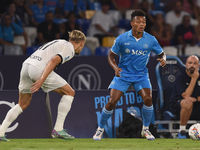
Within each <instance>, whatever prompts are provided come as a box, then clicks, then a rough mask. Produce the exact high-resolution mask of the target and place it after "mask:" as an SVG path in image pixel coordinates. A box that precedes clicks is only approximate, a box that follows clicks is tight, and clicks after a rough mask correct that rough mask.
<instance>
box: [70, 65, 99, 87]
mask: <svg viewBox="0 0 200 150" xmlns="http://www.w3.org/2000/svg"><path fill="white" fill-rule="evenodd" d="M68 83H69V84H70V85H71V86H72V87H73V88H74V89H77V90H82V89H87V90H95V89H100V87H101V77H100V75H99V72H98V71H97V70H96V69H95V68H94V67H92V66H91V65H88V64H81V65H78V66H76V67H75V68H74V69H73V70H72V71H71V72H70V74H69V76H68Z"/></svg>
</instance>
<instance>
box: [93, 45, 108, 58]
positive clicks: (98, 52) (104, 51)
mask: <svg viewBox="0 0 200 150" xmlns="http://www.w3.org/2000/svg"><path fill="white" fill-rule="evenodd" d="M109 51H110V47H103V46H100V47H97V48H96V50H95V55H104V56H108V53H109Z"/></svg>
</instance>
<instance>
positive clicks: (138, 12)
mask: <svg viewBox="0 0 200 150" xmlns="http://www.w3.org/2000/svg"><path fill="white" fill-rule="evenodd" d="M135 16H144V17H146V13H145V12H144V11H143V10H141V9H135V10H133V12H132V14H131V20H132V19H133V18H135Z"/></svg>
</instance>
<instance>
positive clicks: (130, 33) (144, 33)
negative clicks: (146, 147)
mask: <svg viewBox="0 0 200 150" xmlns="http://www.w3.org/2000/svg"><path fill="white" fill-rule="evenodd" d="M128 36H132V37H133V34H132V29H131V30H130V31H129V33H128ZM142 37H143V38H145V37H146V32H145V31H143V35H142Z"/></svg>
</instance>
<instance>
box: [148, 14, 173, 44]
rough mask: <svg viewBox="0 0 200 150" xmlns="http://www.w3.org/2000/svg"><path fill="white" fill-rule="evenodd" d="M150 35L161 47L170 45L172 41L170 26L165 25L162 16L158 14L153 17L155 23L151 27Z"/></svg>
mask: <svg viewBox="0 0 200 150" xmlns="http://www.w3.org/2000/svg"><path fill="white" fill-rule="evenodd" d="M151 34H152V35H154V36H155V37H156V39H157V40H158V43H159V44H160V45H161V46H162V47H163V46H169V45H171V43H170V41H171V39H172V31H171V26H170V25H168V24H166V22H165V20H164V17H163V14H161V13H159V14H156V16H155V22H154V24H153V26H152V27H151Z"/></svg>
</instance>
